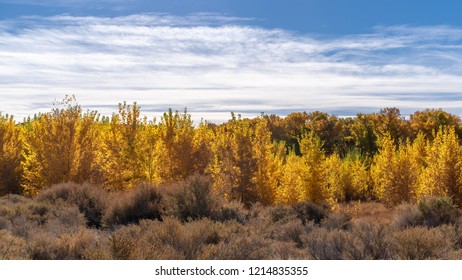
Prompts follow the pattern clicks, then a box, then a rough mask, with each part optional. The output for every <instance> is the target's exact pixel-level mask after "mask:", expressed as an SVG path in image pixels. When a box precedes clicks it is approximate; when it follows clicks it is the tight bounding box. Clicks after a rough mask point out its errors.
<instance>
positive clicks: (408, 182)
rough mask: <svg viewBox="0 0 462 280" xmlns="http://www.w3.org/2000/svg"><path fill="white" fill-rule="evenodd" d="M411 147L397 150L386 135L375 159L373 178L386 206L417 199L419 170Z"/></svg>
mask: <svg viewBox="0 0 462 280" xmlns="http://www.w3.org/2000/svg"><path fill="white" fill-rule="evenodd" d="M409 147H410V145H403V146H402V147H401V148H400V149H399V150H397V149H396V146H395V144H394V139H392V138H391V137H390V135H388V134H385V135H384V137H383V138H382V139H381V143H380V150H379V154H378V155H377V156H376V157H375V158H374V165H373V166H372V177H373V179H374V183H375V189H376V193H377V196H378V198H379V199H381V200H382V201H383V202H384V203H385V205H387V206H394V205H397V204H399V203H401V202H404V201H405V202H411V201H413V200H415V198H416V190H417V179H418V176H417V175H418V170H417V169H416V166H415V165H414V164H413V161H412V159H411V153H410V152H409V150H410V148H409Z"/></svg>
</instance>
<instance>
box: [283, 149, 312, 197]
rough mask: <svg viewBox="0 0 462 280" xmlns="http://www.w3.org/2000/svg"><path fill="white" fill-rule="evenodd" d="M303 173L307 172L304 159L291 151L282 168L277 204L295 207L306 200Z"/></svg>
mask: <svg viewBox="0 0 462 280" xmlns="http://www.w3.org/2000/svg"><path fill="white" fill-rule="evenodd" d="M303 172H305V164H304V162H303V159H302V158H301V157H300V156H297V155H296V154H295V152H294V151H290V152H289V154H288V155H287V157H286V161H285V164H284V165H283V167H282V177H281V186H280V187H279V188H278V190H277V196H276V197H277V199H276V202H277V203H280V204H289V205H293V204H295V203H297V202H299V201H302V200H303V199H304V193H303V186H304V183H303V176H302V174H303Z"/></svg>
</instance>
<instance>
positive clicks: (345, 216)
mask: <svg viewBox="0 0 462 280" xmlns="http://www.w3.org/2000/svg"><path fill="white" fill-rule="evenodd" d="M351 218H352V217H351V215H350V214H349V213H347V212H345V211H338V212H334V213H331V214H330V215H329V216H327V217H326V218H324V219H323V220H322V221H321V226H322V227H324V228H326V229H328V230H334V229H342V230H346V229H348V228H350V226H351V224H350V223H351Z"/></svg>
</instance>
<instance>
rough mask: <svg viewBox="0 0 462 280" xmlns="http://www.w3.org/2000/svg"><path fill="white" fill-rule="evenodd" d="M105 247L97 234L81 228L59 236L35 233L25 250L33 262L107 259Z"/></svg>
mask: <svg viewBox="0 0 462 280" xmlns="http://www.w3.org/2000/svg"><path fill="white" fill-rule="evenodd" d="M105 245H106V244H105V243H104V242H101V241H100V239H99V238H98V233H97V232H95V231H93V230H90V229H86V228H81V229H80V230H78V231H76V232H73V233H66V234H62V235H59V236H53V235H52V234H50V233H46V232H42V233H37V234H35V235H34V236H33V238H32V239H31V241H30V242H29V244H28V249H27V250H28V254H29V257H30V258H31V259H33V260H86V259H108V257H109V256H108V255H107V254H106V253H105V252H107V249H106V248H105Z"/></svg>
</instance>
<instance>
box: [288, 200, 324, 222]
mask: <svg viewBox="0 0 462 280" xmlns="http://www.w3.org/2000/svg"><path fill="white" fill-rule="evenodd" d="M294 209H295V212H296V213H297V217H298V218H299V219H300V220H301V221H302V223H303V224H306V223H307V222H308V221H314V222H315V223H316V224H319V223H321V220H322V219H324V218H326V217H327V216H328V215H329V213H330V208H329V206H328V205H327V204H316V203H314V202H311V201H303V202H299V203H297V204H295V205H294Z"/></svg>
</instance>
